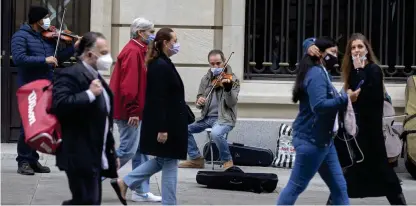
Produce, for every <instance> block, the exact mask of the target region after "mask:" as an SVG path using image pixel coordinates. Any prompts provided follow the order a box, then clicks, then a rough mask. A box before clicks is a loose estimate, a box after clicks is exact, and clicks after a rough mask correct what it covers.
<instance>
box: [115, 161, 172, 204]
mask: <svg viewBox="0 0 416 206" xmlns="http://www.w3.org/2000/svg"><path fill="white" fill-rule="evenodd" d="M161 170H162V205H176V184H177V182H178V160H176V159H170V158H162V157H155V158H154V159H151V160H149V161H147V162H145V163H143V164H141V165H140V166H139V167H137V168H135V169H134V170H133V171H131V172H130V173H129V174H127V175H126V176H125V177H124V178H123V181H124V183H126V185H127V186H128V187H129V188H130V189H134V188H137V186H139V185H140V184H142V183H143V181H146V180H148V179H149V178H150V177H151V176H152V175H154V174H156V173H157V172H159V171H161Z"/></svg>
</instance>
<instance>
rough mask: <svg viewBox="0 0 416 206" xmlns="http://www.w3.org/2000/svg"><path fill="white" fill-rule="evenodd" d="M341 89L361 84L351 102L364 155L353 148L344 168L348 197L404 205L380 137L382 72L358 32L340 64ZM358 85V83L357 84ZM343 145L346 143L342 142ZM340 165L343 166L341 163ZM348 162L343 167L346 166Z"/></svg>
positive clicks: (340, 149)
mask: <svg viewBox="0 0 416 206" xmlns="http://www.w3.org/2000/svg"><path fill="white" fill-rule="evenodd" d="M341 71H342V72H343V80H344V88H347V89H352V90H356V89H357V88H358V87H359V85H360V84H361V87H360V88H361V93H360V96H359V97H358V99H357V101H356V102H354V103H353V107H354V112H355V115H356V121H357V125H358V129H359V130H358V135H357V136H356V139H357V143H358V145H359V147H360V149H361V151H362V153H363V155H364V158H362V155H361V153H360V152H359V151H358V148H357V147H354V148H353V149H354V154H355V155H356V158H355V160H361V159H363V161H362V162H355V163H354V164H353V165H352V166H351V167H346V168H345V171H344V176H345V179H346V181H347V188H348V196H349V197H350V198H364V197H381V196H386V197H387V199H388V201H389V203H390V204H392V205H405V204H406V201H405V198H404V196H403V192H402V188H401V186H400V182H399V178H398V177H397V174H396V173H395V172H394V170H393V168H392V167H391V166H390V165H389V162H388V159H387V152H386V146H385V143H384V135H383V126H382V125H383V105H384V99H385V90H384V83H383V71H382V69H381V68H380V67H379V66H378V65H377V60H376V57H375V55H374V52H373V50H372V48H371V45H370V43H369V42H368V40H367V38H366V37H365V36H364V35H362V34H359V33H356V34H353V35H352V36H351V38H350V39H349V41H348V43H347V46H346V52H345V56H344V59H343V61H342V68H341ZM360 82H361V83H360ZM344 144H345V143H344ZM337 150H338V155H339V158H340V160H341V159H344V160H345V158H343V157H345V156H346V155H348V154H345V152H344V151H345V150H344V149H343V148H337ZM341 164H342V163H341ZM349 164H350V162H348V163H346V162H344V164H342V165H349Z"/></svg>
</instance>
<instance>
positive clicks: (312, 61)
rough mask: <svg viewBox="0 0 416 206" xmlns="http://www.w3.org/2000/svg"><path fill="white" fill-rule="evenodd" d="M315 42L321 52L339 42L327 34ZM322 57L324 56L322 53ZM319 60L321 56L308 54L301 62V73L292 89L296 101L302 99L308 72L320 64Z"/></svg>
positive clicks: (293, 99) (293, 98)
mask: <svg viewBox="0 0 416 206" xmlns="http://www.w3.org/2000/svg"><path fill="white" fill-rule="evenodd" d="M314 44H315V46H316V47H318V48H319V51H320V52H321V53H323V52H325V50H326V49H328V48H331V47H335V46H337V42H336V41H335V40H333V39H332V38H330V37H326V36H323V37H320V38H318V39H316V41H315V43H314ZM321 58H323V57H322V55H321ZM319 60H320V58H319V57H316V56H309V55H308V54H306V55H305V56H304V57H303V58H302V60H301V61H300V62H299V73H298V75H297V76H296V81H295V85H294V86H293V91H292V101H293V102H294V103H297V102H298V101H299V100H300V98H301V96H302V94H303V93H304V92H305V91H303V81H304V80H305V76H306V74H307V73H308V71H309V69H311V68H312V67H313V66H316V65H319Z"/></svg>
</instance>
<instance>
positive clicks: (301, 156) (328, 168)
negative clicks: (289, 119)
mask: <svg viewBox="0 0 416 206" xmlns="http://www.w3.org/2000/svg"><path fill="white" fill-rule="evenodd" d="M293 146H294V147H295V150H296V158H295V165H294V167H293V169H292V173H291V174H290V179H289V181H288V183H287V185H286V187H285V188H284V189H283V190H282V192H281V193H280V195H279V198H278V200H277V205H293V204H295V202H296V199H297V198H298V196H299V195H300V194H301V193H302V192H303V191H304V190H305V189H306V187H307V186H308V184H309V181H310V180H311V179H312V178H313V177H314V175H315V174H316V172H319V175H320V176H321V178H322V179H323V180H324V181H325V183H326V185H327V186H328V187H329V190H330V192H331V198H332V201H333V202H332V203H333V204H334V205H349V204H350V202H349V199H348V193H347V183H346V182H345V178H344V175H343V173H342V169H341V165H340V163H339V161H338V155H337V151H336V150H335V146H334V143H333V142H332V143H331V144H330V145H329V146H328V147H317V146H315V145H314V144H312V143H310V142H308V141H306V140H303V139H299V138H294V139H293Z"/></svg>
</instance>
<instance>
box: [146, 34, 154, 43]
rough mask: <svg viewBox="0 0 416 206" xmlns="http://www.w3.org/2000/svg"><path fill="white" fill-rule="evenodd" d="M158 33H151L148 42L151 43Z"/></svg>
mask: <svg viewBox="0 0 416 206" xmlns="http://www.w3.org/2000/svg"><path fill="white" fill-rule="evenodd" d="M155 38H156V35H154V34H150V35H149V37H148V38H147V43H148V44H149V43H150V42H151V41H153V40H155Z"/></svg>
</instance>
